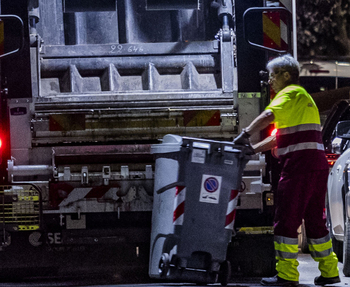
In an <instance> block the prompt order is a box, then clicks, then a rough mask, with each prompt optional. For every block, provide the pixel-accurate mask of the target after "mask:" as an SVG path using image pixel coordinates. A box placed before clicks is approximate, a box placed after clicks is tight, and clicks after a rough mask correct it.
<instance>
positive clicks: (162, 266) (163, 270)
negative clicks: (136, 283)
mask: <svg viewBox="0 0 350 287" xmlns="http://www.w3.org/2000/svg"><path fill="white" fill-rule="evenodd" d="M158 267H159V275H160V277H162V278H165V277H166V276H167V275H168V273H169V269H170V257H169V254H168V253H163V254H162V256H161V257H160V260H159V265H158Z"/></svg>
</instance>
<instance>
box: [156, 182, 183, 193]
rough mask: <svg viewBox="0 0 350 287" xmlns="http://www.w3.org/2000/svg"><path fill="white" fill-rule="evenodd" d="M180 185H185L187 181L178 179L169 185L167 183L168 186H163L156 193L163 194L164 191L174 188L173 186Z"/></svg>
mask: <svg viewBox="0 0 350 287" xmlns="http://www.w3.org/2000/svg"><path fill="white" fill-rule="evenodd" d="M179 185H180V186H185V183H184V182H182V181H176V182H173V183H170V184H168V185H166V186H163V187H162V188H160V189H158V190H157V191H156V193H157V194H161V193H163V192H164V191H167V190H168V189H170V188H173V187H176V186H179Z"/></svg>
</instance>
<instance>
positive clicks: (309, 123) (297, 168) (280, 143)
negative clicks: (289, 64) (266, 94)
mask: <svg viewBox="0 0 350 287" xmlns="http://www.w3.org/2000/svg"><path fill="white" fill-rule="evenodd" d="M265 110H270V111H272V113H273V114H274V116H275V119H274V122H275V126H276V128H277V134H276V141H277V154H278V156H279V159H280V162H281V164H282V168H283V172H287V173H289V172H293V173H297V172H298V173H304V172H310V171H315V170H324V169H328V164H327V159H326V157H325V152H324V146H323V142H322V133H321V125H320V116H319V112H318V109H317V106H316V104H315V102H314V100H313V99H312V97H311V96H310V95H309V94H308V93H307V92H306V90H305V89H304V88H303V87H301V86H299V85H294V84H293V85H289V86H287V87H286V88H284V89H283V90H281V91H279V92H278V93H277V94H276V96H275V98H274V99H273V100H272V101H271V103H270V104H269V105H268V106H267V107H266V109H265Z"/></svg>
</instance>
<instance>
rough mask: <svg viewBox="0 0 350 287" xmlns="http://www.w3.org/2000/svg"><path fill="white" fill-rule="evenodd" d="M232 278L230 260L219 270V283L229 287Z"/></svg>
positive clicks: (223, 263) (222, 264)
mask: <svg viewBox="0 0 350 287" xmlns="http://www.w3.org/2000/svg"><path fill="white" fill-rule="evenodd" d="M230 278H231V263H230V261H228V260H225V261H224V262H222V263H221V265H220V270H219V282H220V283H221V285H222V286H227V283H228V281H229V280H230Z"/></svg>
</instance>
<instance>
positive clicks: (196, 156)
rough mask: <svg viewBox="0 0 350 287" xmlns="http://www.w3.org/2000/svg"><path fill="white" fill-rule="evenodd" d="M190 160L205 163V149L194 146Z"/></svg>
mask: <svg viewBox="0 0 350 287" xmlns="http://www.w3.org/2000/svg"><path fill="white" fill-rule="evenodd" d="M192 162H195V163H205V149H197V148H194V149H193V150H192Z"/></svg>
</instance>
